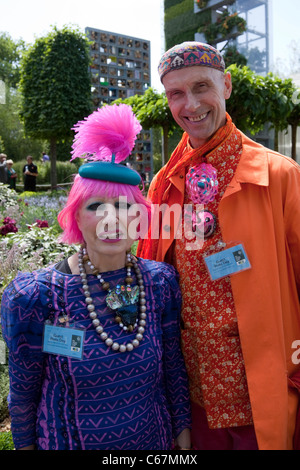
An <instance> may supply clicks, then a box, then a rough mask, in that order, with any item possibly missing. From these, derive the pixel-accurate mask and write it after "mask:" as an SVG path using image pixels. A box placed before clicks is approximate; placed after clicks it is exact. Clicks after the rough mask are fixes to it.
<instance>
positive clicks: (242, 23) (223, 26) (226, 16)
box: [199, 9, 247, 43]
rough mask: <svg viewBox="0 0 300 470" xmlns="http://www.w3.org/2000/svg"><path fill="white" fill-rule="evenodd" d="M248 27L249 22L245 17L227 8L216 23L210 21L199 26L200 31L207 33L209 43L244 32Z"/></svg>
mask: <svg viewBox="0 0 300 470" xmlns="http://www.w3.org/2000/svg"><path fill="white" fill-rule="evenodd" d="M246 29H247V23H246V20H244V18H241V17H240V16H238V14H237V13H232V14H230V13H229V11H228V10H227V9H226V10H224V12H223V13H222V14H221V15H220V16H219V18H218V19H217V21H216V22H215V23H209V24H207V25H205V26H201V28H199V32H200V33H204V34H205V38H206V41H207V42H208V43H215V42H218V41H216V40H218V39H220V41H223V40H224V39H226V38H227V37H234V36H238V35H240V34H242V33H243V32H245V31H246Z"/></svg>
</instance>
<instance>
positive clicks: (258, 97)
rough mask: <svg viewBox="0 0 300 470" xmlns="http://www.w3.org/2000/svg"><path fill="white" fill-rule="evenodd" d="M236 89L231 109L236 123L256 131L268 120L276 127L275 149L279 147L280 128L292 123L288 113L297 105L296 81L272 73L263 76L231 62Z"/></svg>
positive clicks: (230, 104) (245, 128) (229, 102)
mask: <svg viewBox="0 0 300 470" xmlns="http://www.w3.org/2000/svg"><path fill="white" fill-rule="evenodd" d="M227 70H228V71H229V72H230V73H231V77H232V83H233V90H232V95H231V97H230V100H229V101H228V102H227V110H228V112H229V114H230V115H231V117H232V119H233V121H234V123H235V124H236V125H237V127H238V128H239V129H241V130H242V131H243V132H246V131H250V132H251V133H252V134H256V133H258V132H259V131H261V130H262V129H263V128H264V125H265V124H266V123H269V124H270V125H271V127H273V128H274V129H275V149H276V150H277V149H278V139H277V136H278V132H279V131H282V130H284V129H286V128H287V127H288V116H289V115H290V113H291V111H292V109H293V105H292V101H291V99H289V97H290V96H291V90H292V81H291V80H289V79H285V80H283V79H281V78H279V77H277V76H275V75H273V74H272V73H268V74H267V75H266V76H261V75H258V74H256V73H255V72H253V71H252V70H250V69H249V67H237V66H236V65H231V66H230V67H229V68H228V69H227Z"/></svg>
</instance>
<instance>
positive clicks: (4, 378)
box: [0, 330, 9, 449]
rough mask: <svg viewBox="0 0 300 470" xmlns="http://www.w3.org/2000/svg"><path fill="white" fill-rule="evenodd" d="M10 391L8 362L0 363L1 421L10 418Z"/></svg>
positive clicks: (0, 336)
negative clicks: (8, 402)
mask: <svg viewBox="0 0 300 470" xmlns="http://www.w3.org/2000/svg"><path fill="white" fill-rule="evenodd" d="M0 332H1V330H0ZM1 338H2V335H0V339H1ZM2 341H3V340H2ZM8 393H9V377H8V367H7V364H0V422H2V421H3V420H4V419H6V418H8V416H9V412H8V407H7V396H8ZM0 436H1V433H0ZM0 449H1V447H0Z"/></svg>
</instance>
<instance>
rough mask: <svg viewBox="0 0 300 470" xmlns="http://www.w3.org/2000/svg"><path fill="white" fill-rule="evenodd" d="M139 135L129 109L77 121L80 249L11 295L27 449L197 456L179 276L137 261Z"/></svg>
mask: <svg viewBox="0 0 300 470" xmlns="http://www.w3.org/2000/svg"><path fill="white" fill-rule="evenodd" d="M140 130H141V127H140V124H139V122H138V121H137V120H136V118H135V116H134V114H133V113H132V110H131V108H130V107H129V106H126V105H119V106H117V105H114V106H106V107H104V108H101V109H99V110H97V111H95V112H94V113H93V114H92V115H91V116H89V117H88V118H86V119H85V120H84V121H82V122H80V123H78V124H77V126H76V127H75V131H76V135H75V140H74V144H73V152H72V153H73V156H72V158H77V157H80V158H85V159H86V160H88V163H84V164H83V165H82V166H81V167H80V169H79V174H78V175H77V176H76V177H75V179H74V184H73V187H72V189H71V191H70V194H69V198H68V201H67V204H66V207H65V208H64V209H63V210H62V212H61V213H60V214H59V217H58V220H59V223H60V225H61V227H62V229H63V233H62V236H61V238H62V240H63V241H64V242H68V243H71V244H73V243H74V244H80V248H79V251H78V252H76V253H75V254H74V255H72V256H71V257H69V258H68V259H65V260H63V261H62V262H60V263H59V264H57V265H56V266H52V267H49V268H46V269H43V270H38V271H36V272H33V273H20V274H19V275H18V276H17V277H16V278H15V280H14V281H13V282H12V283H11V284H10V285H9V286H8V287H7V288H6V290H5V292H4V294H3V297H2V305H1V310H2V329H3V335H4V338H5V340H6V343H7V345H8V348H9V361H10V366H9V370H10V393H9V409H10V415H11V422H12V434H13V440H14V444H15V447H16V448H17V449H40V450H169V449H172V448H180V449H188V448H190V435H189V429H190V425H191V423H190V408H189V394H188V383H187V377H186V372H185V368H184V362H183V357H182V354H181V349H180V328H179V320H180V307H181V294H180V290H179V287H178V279H177V274H176V272H175V270H174V268H173V267H171V266H169V265H168V264H166V263H158V262H154V261H148V260H143V259H139V258H136V257H135V256H134V255H133V254H132V253H131V246H132V244H133V242H134V241H135V240H137V239H138V238H141V237H143V236H144V234H146V233H147V232H148V222H149V218H150V207H149V204H148V202H147V201H146V200H145V199H144V197H143V195H142V192H141V190H140V189H139V184H140V183H141V178H140V176H139V175H138V174H137V173H136V172H135V171H134V170H132V169H130V168H128V167H127V166H124V165H122V164H120V162H121V161H122V160H124V159H125V158H126V157H127V156H128V155H129V154H130V152H131V150H132V148H133V146H134V141H135V138H136V135H137V134H138V133H139V132H140Z"/></svg>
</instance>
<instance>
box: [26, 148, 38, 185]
mask: <svg viewBox="0 0 300 470" xmlns="http://www.w3.org/2000/svg"><path fill="white" fill-rule="evenodd" d="M26 160H27V165H25V166H24V168H23V173H24V175H25V179H24V191H36V177H37V175H38V169H37V166H36V165H35V164H34V163H33V159H32V157H31V156H30V155H28V157H27V158H26Z"/></svg>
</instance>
